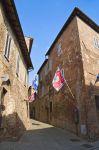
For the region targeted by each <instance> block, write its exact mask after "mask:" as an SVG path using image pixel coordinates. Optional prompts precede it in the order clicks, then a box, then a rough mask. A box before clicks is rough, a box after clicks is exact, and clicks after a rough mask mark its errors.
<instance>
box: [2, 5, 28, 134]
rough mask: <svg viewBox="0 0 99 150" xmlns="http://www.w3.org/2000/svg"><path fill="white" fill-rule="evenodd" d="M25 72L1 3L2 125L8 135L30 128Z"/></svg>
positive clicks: (24, 66)
mask: <svg viewBox="0 0 99 150" xmlns="http://www.w3.org/2000/svg"><path fill="white" fill-rule="evenodd" d="M7 32H9V33H10V35H11V38H12V40H11V48H10V57H9V60H7V59H6V58H5V56H4V50H5V43H6V36H7ZM18 55H20V66H19V76H17V75H16V63H17V57H18ZM25 73H26V74H27V67H26V64H25V60H24V58H23V56H22V54H21V51H20V47H19V45H18V42H17V39H16V37H15V36H14V33H13V31H12V29H11V27H10V25H9V23H8V21H7V18H6V17H5V14H4V12H3V10H2V6H1V4H0V87H2V88H4V89H6V91H7V92H6V94H5V95H4V97H3V100H2V99H1V100H2V102H3V105H4V106H5V110H3V111H2V115H3V121H2V127H3V128H4V130H5V132H6V135H7V136H8V135H12V136H17V135H20V134H22V132H23V130H25V129H27V128H28V118H27V104H26V101H25V99H26V98H27V96H28V85H27V83H26V84H25V82H24V81H25ZM4 74H8V75H9V80H10V83H9V84H7V83H3V82H2V80H1V77H2V76H3V75H4ZM27 76H28V75H27Z"/></svg>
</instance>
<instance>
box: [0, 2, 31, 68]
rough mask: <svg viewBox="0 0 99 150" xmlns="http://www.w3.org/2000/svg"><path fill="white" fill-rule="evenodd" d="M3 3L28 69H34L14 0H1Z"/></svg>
mask: <svg viewBox="0 0 99 150" xmlns="http://www.w3.org/2000/svg"><path fill="white" fill-rule="evenodd" d="M1 3H2V6H3V10H4V12H5V15H6V17H7V19H8V21H9V24H10V26H11V28H12V30H13V32H14V34H15V36H16V38H17V41H18V43H19V46H20V50H21V52H22V55H23V58H24V60H25V63H26V65H27V67H28V69H33V65H32V61H31V58H30V55H29V53H28V49H27V45H26V42H25V38H24V34H23V30H22V28H21V24H20V21H19V17H18V14H17V10H16V7H15V3H14V0H1ZM31 39H32V38H31Z"/></svg>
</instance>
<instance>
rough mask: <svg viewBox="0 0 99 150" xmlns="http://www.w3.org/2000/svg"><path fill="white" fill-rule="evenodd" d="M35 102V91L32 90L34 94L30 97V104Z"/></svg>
mask: <svg viewBox="0 0 99 150" xmlns="http://www.w3.org/2000/svg"><path fill="white" fill-rule="evenodd" d="M34 100H35V90H34V89H33V88H32V93H31V95H30V96H29V97H28V102H29V103H31V102H33V101H34Z"/></svg>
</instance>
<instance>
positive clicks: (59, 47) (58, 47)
mask: <svg viewBox="0 0 99 150" xmlns="http://www.w3.org/2000/svg"><path fill="white" fill-rule="evenodd" d="M56 51H57V56H58V57H59V56H60V55H61V54H62V44H61V43H58V44H57V47H56Z"/></svg>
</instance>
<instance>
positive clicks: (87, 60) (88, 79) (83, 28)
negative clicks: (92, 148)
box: [77, 18, 99, 137]
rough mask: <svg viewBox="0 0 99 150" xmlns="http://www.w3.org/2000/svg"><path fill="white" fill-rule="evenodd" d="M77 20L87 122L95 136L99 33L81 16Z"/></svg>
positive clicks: (90, 133)
mask: <svg viewBox="0 0 99 150" xmlns="http://www.w3.org/2000/svg"><path fill="white" fill-rule="evenodd" d="M77 22H78V29H79V38H80V46H81V53H82V61H83V70H84V78H85V90H84V91H83V97H84V99H83V101H85V104H86V123H87V126H88V134H89V136H91V137H94V136H95V135H96V136H97V134H98V135H99V125H98V124H99V117H98V113H99V111H98V110H97V109H96V103H95V95H99V82H97V83H96V84H95V81H96V76H97V75H98V73H99V48H97V47H96V46H95V42H96V41H95V40H96V39H97V41H98V43H99V34H98V33H97V32H96V31H94V30H93V29H92V28H91V27H89V26H88V25H86V24H85V23H84V22H83V21H81V20H80V19H79V18H77ZM96 44H97V43H96Z"/></svg>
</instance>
